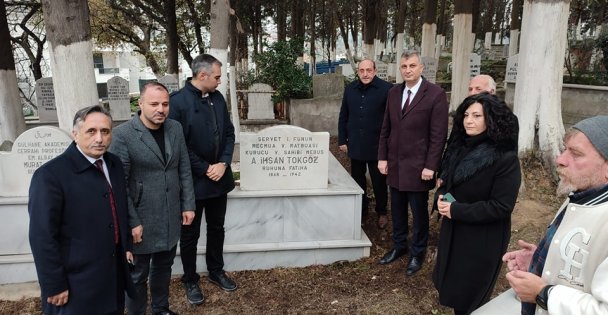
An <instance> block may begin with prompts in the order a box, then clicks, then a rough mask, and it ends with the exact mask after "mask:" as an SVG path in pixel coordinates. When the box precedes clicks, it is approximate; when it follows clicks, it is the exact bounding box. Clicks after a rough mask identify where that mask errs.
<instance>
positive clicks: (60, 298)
mask: <svg viewBox="0 0 608 315" xmlns="http://www.w3.org/2000/svg"><path fill="white" fill-rule="evenodd" d="M68 296H69V291H68V290H65V291H63V292H61V293H59V294H57V295H53V296H49V297H48V298H46V302H47V303H49V304H52V305H55V306H62V305H65V304H67V303H68Z"/></svg>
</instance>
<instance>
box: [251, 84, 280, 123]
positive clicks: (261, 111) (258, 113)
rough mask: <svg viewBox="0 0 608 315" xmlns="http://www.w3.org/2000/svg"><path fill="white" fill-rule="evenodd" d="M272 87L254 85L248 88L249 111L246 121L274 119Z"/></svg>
mask: <svg viewBox="0 0 608 315" xmlns="http://www.w3.org/2000/svg"><path fill="white" fill-rule="evenodd" d="M273 93H274V91H273V90H272V87H271V86H270V85H268V84H264V83H255V84H253V85H252V86H250V87H249V94H248V96H247V97H248V100H249V101H248V103H249V107H248V108H249V109H248V112H247V119H274V104H273V103H272V94H273Z"/></svg>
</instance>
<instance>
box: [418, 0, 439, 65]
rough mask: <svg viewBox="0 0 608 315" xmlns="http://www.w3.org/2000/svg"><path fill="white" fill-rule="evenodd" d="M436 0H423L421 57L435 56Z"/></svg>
mask: <svg viewBox="0 0 608 315" xmlns="http://www.w3.org/2000/svg"><path fill="white" fill-rule="evenodd" d="M436 19H437V0H425V1H424V21H423V24H422V45H420V55H421V56H422V57H431V58H433V57H435V34H436V33H437V24H436V22H435V21H436Z"/></svg>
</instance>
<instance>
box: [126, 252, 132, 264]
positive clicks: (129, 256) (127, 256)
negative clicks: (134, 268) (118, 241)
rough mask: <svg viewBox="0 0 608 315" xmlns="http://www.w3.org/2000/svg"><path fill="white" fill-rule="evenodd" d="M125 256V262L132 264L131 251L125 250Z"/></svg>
mask: <svg viewBox="0 0 608 315" xmlns="http://www.w3.org/2000/svg"><path fill="white" fill-rule="evenodd" d="M125 256H126V258H127V262H128V263H129V264H131V265H132V264H133V253H132V252H129V251H127V252H125Z"/></svg>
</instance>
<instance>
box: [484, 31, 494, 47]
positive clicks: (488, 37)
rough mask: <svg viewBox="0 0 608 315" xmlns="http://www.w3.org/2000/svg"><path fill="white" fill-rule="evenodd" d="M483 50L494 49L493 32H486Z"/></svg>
mask: <svg viewBox="0 0 608 315" xmlns="http://www.w3.org/2000/svg"><path fill="white" fill-rule="evenodd" d="M483 48H485V49H491V48H492V32H486V38H485V40H484V42H483Z"/></svg>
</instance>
